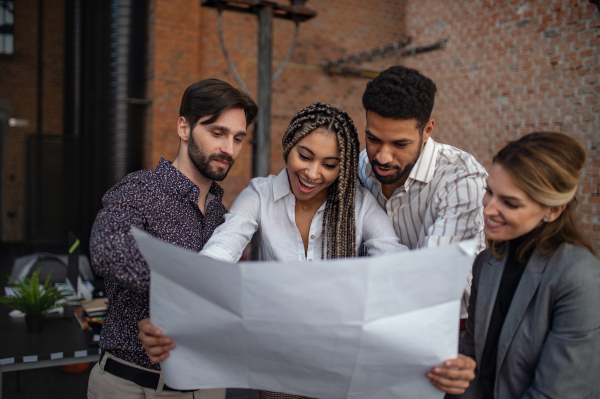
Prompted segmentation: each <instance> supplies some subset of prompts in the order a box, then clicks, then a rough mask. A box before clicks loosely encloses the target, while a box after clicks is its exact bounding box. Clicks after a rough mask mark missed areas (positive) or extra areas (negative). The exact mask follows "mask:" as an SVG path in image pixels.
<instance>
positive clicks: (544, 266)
mask: <svg viewBox="0 0 600 399" xmlns="http://www.w3.org/2000/svg"><path fill="white" fill-rule="evenodd" d="M505 262H506V258H503V259H500V260H499V259H496V258H495V257H493V256H492V254H491V252H490V251H489V250H485V251H483V252H482V253H481V254H479V256H478V257H477V258H476V259H475V263H474V264H473V284H472V289H471V298H470V300H469V308H468V312H469V319H468V320H467V331H466V334H465V337H464V341H463V342H462V348H461V352H462V353H463V354H465V355H467V356H470V357H472V358H473V359H475V360H476V361H477V363H479V362H480V361H481V356H482V354H483V347H484V345H485V340H486V337H487V330H488V326H489V323H490V318H491V314H492V309H493V308H494V303H495V301H496V294H497V292H498V287H499V285H500V278H501V277H502V271H503V270H504V263H505ZM476 374H477V377H476V378H475V380H473V381H472V382H471V386H470V387H469V389H468V390H467V391H466V392H465V393H464V394H463V395H460V396H459V397H460V398H462V399H466V398H469V399H470V398H482V397H483V393H482V391H481V384H480V382H479V370H476ZM495 398H497V399H509V398H510V399H514V398H544V399H549V398H553V399H554V398H556V399H564V398H568V399H575V398H590V399H591V398H594V399H597V398H600V261H598V259H596V258H595V257H594V256H593V255H592V254H591V253H590V252H589V251H587V250H585V249H583V248H580V247H577V246H575V245H573V244H564V243H563V244H562V245H561V246H560V247H559V249H558V250H557V251H556V252H555V253H554V255H552V256H551V257H550V258H545V257H543V256H542V255H541V254H540V253H539V252H538V251H537V250H536V251H535V252H534V253H533V255H532V256H531V259H530V260H529V263H527V266H526V269H525V271H524V272H523V276H522V277H521V281H520V282H519V285H518V287H517V290H516V292H515V296H514V297H513V300H512V303H511V305H510V308H509V310H508V314H507V315H506V319H505V321H504V326H503V327H502V332H501V333H500V339H499V341H498V360H497V363H496V386H495Z"/></svg>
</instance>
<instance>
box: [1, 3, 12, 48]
mask: <svg viewBox="0 0 600 399" xmlns="http://www.w3.org/2000/svg"><path fill="white" fill-rule="evenodd" d="M7 12H8V13H10V14H11V15H12V21H11V23H6V21H5V15H6V13H7ZM9 37H10V38H12V46H11V48H10V49H7V46H8V45H7V43H8V38H9ZM14 53H15V1H14V0H0V55H13V54H14Z"/></svg>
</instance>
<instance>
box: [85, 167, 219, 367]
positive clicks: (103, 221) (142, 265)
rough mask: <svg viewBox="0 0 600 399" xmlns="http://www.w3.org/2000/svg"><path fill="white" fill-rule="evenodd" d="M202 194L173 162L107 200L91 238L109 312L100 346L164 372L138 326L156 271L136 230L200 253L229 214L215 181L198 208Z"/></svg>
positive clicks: (123, 185) (142, 174) (137, 175)
mask: <svg viewBox="0 0 600 399" xmlns="http://www.w3.org/2000/svg"><path fill="white" fill-rule="evenodd" d="M199 195H200V189H199V188H198V186H196V185H195V184H194V183H193V182H192V181H191V180H189V179H188V178H187V177H186V176H185V175H184V174H183V173H181V172H180V171H179V170H178V169H177V168H175V167H174V166H173V165H171V163H170V162H168V161H166V160H164V159H161V160H160V162H159V163H158V166H157V168H156V169H155V170H142V171H139V172H134V173H132V174H130V175H128V176H126V177H125V178H124V179H123V180H122V181H121V182H120V183H119V184H117V185H115V186H114V187H113V188H111V189H110V190H108V192H107V193H106V194H105V195H104V197H103V198H102V204H103V206H104V207H103V208H102V209H101V210H100V212H99V213H98V216H97V217H96V221H95V222H94V227H93V228H92V236H91V239H90V253H91V258H92V267H93V268H94V271H95V272H96V273H97V274H99V275H100V276H102V277H105V278H106V295H107V297H108V300H109V305H110V306H109V310H108V314H107V316H106V319H105V320H104V325H103V327H102V335H101V336H100V347H101V348H102V349H103V350H105V351H108V352H110V353H112V354H113V355H114V356H116V357H118V358H120V359H123V360H125V361H128V362H131V363H134V364H137V365H138V366H142V367H146V368H150V369H159V366H158V364H153V363H151V362H150V359H149V358H148V356H147V355H146V352H145V351H144V348H143V347H142V342H141V341H140V340H139V339H138V337H137V335H138V326H137V323H138V321H140V320H142V319H144V318H146V317H148V308H149V294H148V290H149V288H150V269H149V268H148V264H147V263H146V261H145V260H144V258H143V256H142V254H141V253H140V250H139V248H138V246H137V244H136V242H135V239H134V238H133V234H132V233H131V226H136V227H137V228H139V229H142V230H145V231H146V232H147V233H149V234H151V235H153V236H154V237H156V238H159V239H161V240H163V241H166V242H170V243H171V244H175V245H177V246H180V247H183V248H185V249H188V250H191V251H196V252H199V251H200V250H201V249H202V247H204V244H206V242H207V241H208V239H209V238H210V236H211V235H212V233H213V231H214V230H215V229H216V228H217V227H218V226H219V225H220V224H222V223H223V221H224V218H223V215H225V213H226V212H227V209H225V206H223V204H222V202H221V199H222V198H223V189H222V188H221V187H220V186H219V185H218V184H217V183H215V182H213V184H212V186H211V187H210V189H209V192H208V193H207V197H206V208H205V212H204V215H203V214H202V212H200V208H198V197H199Z"/></svg>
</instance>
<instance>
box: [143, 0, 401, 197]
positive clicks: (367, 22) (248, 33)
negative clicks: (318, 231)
mask: <svg viewBox="0 0 600 399" xmlns="http://www.w3.org/2000/svg"><path fill="white" fill-rule="evenodd" d="M280 1H281V2H282V3H285V4H288V1H283V0H280ZM160 3H161V0H156V4H160ZM403 3H404V2H400V1H375V0H371V1H359V0H353V1H343V0H327V1H325V0H311V1H309V2H308V3H307V6H308V7H310V8H312V9H315V10H316V11H317V12H318V16H317V17H316V18H314V19H313V20H310V21H308V22H306V23H302V24H301V26H300V31H299V35H298V44H297V46H296V50H295V52H294V56H293V57H292V59H291V62H290V64H289V65H288V67H287V68H286V70H285V71H284V73H283V74H282V75H281V77H280V78H279V80H277V81H276V82H275V83H274V84H273V94H272V103H273V107H272V122H271V123H272V147H271V172H272V173H278V172H279V171H280V170H281V169H282V168H283V167H284V166H285V165H284V163H283V159H282V150H281V137H282V135H283V132H284V131H285V129H286V128H287V126H288V123H289V121H290V120H291V118H292V117H293V116H294V115H295V113H296V112H297V111H299V110H300V109H301V108H303V107H305V106H306V105H308V104H310V103H312V102H315V101H322V102H328V103H331V104H333V105H336V106H338V107H340V108H342V109H344V110H345V111H347V112H348V113H349V114H350V115H351V116H352V118H353V119H354V121H355V123H356V125H357V128H358V129H359V132H362V131H364V125H365V121H364V111H363V109H362V105H361V96H362V92H363V91H364V88H365V85H366V83H367V80H365V79H357V78H351V77H340V76H336V77H329V76H327V75H324V74H323V72H322V70H321V64H322V63H323V61H325V60H328V59H329V60H333V59H337V58H340V57H342V56H345V55H351V54H354V53H356V52H360V51H364V50H368V49H372V48H374V47H378V46H381V45H383V44H389V43H392V42H394V41H398V40H401V38H402V37H403V31H402V23H401V21H402V19H403V15H404V5H403ZM185 4H186V5H185V6H183V7H180V9H178V10H174V11H173V12H176V13H177V15H178V16H177V18H184V17H186V18H191V17H190V16H191V15H197V13H199V14H200V18H199V19H198V20H197V22H196V23H195V24H194V23H189V24H188V26H187V27H181V26H180V25H173V26H170V27H167V28H165V29H171V32H167V31H166V30H165V31H164V33H163V32H159V31H158V29H157V30H156V33H155V35H156V37H159V36H160V35H163V34H164V35H166V36H169V34H171V33H172V34H173V35H174V36H181V35H183V33H182V31H183V30H185V32H186V33H185V34H190V35H191V34H192V32H191V31H192V30H193V29H198V28H199V30H198V31H197V33H196V34H197V36H196V37H197V40H196V41H195V42H194V40H193V39H192V38H191V37H190V39H189V41H188V42H187V43H185V45H187V48H188V49H189V51H190V52H195V53H196V54H198V55H199V57H198V60H197V61H198V62H199V67H198V70H197V73H196V74H193V73H191V72H190V73H189V74H188V75H186V76H185V78H182V79H180V80H178V82H180V84H171V85H165V86H163V87H164V90H166V91H168V94H166V93H165V92H163V91H162V90H161V89H158V88H157V86H156V85H157V83H158V72H155V82H154V85H155V88H154V92H153V98H154V104H153V106H152V109H153V111H152V112H153V113H156V112H157V106H158V103H157V101H161V102H160V104H163V103H162V98H163V95H168V96H169V98H173V101H172V104H171V103H169V104H171V105H169V106H168V107H163V108H161V111H160V112H163V110H164V113H161V117H155V118H154V119H153V122H152V135H153V139H152V140H150V141H149V142H151V144H150V147H151V148H152V150H148V149H147V153H151V154H152V155H151V156H150V157H147V162H146V165H145V166H146V167H154V166H153V165H155V164H156V162H157V161H158V159H159V158H160V156H162V155H164V154H168V155H169V156H170V157H171V158H169V156H168V157H167V158H168V159H171V160H172V159H173V157H174V156H175V153H176V149H177V146H178V140H177V136H176V132H175V121H176V119H177V112H176V111H177V110H178V109H176V107H175V104H176V103H177V107H178V105H179V103H178V102H179V101H180V99H181V95H182V94H183V91H184V90H185V88H186V87H187V85H189V84H191V83H193V82H195V81H197V80H199V79H204V78H209V77H214V78H218V79H222V80H225V81H228V82H230V83H231V84H233V85H234V86H236V87H237V84H236V82H235V80H234V79H233V77H232V76H231V74H230V73H229V70H228V68H227V64H226V62H225V60H224V58H223V55H222V53H221V49H220V47H219V41H218V36H217V15H218V14H217V12H216V10H214V9H207V8H203V7H202V8H200V7H198V2H197V1H195V0H194V1H186V2H185ZM195 7H196V8H195ZM194 13H196V14H194ZM184 14H187V15H184ZM154 15H155V16H154V18H155V22H154V23H155V24H159V23H160V22H159V19H160V20H162V19H163V18H166V17H165V16H164V15H162V14H159V13H155V14H154ZM188 15H189V16H188ZM223 15H224V18H223V31H224V41H225V44H226V46H227V50H228V52H229V55H230V57H231V59H232V61H233V63H234V64H235V66H236V68H237V70H238V72H239V73H240V75H241V76H242V78H243V79H244V81H245V83H246V85H247V86H248V89H249V90H250V91H251V92H252V94H253V96H254V98H256V86H257V62H256V57H257V47H258V39H257V30H258V22H257V18H256V17H255V16H254V15H246V14H238V13H232V12H225V13H224V14H223ZM165 24H166V23H165ZM293 33H294V24H293V22H291V21H286V20H278V19H275V22H274V40H273V61H274V70H275V68H277V67H278V66H279V65H280V63H281V61H283V59H284V58H285V56H286V54H287V51H288V49H289V46H290V44H291V42H292V37H293ZM150 34H151V35H153V33H152V32H151V33H150ZM182 42H183V41H182ZM170 43H171V44H173V43H172V42H170ZM181 45H184V43H182V44H181ZM194 46H198V47H194ZM158 48H159V47H158V45H156V46H155V50H154V51H155V52H158ZM163 50H166V49H163ZM158 57H159V56H158V55H155V56H154V58H155V59H158ZM160 57H164V58H160V60H161V62H164V63H165V64H166V65H168V66H169V67H170V70H169V71H170V72H173V71H177V69H178V68H179V67H180V66H182V67H183V68H187V69H186V71H188V70H191V68H192V67H188V66H184V65H181V61H180V60H179V59H178V55H177V54H176V52H174V51H172V50H171V49H169V51H163V53H162V55H161V56H160ZM194 65H195V64H194ZM384 66H385V65H384V64H382V65H381V67H384ZM155 68H156V66H155ZM186 78H187V81H185V80H186ZM184 81H185V84H183V83H184ZM175 98H176V100H175ZM165 118H166V119H165ZM163 123H164V124H163ZM157 130H160V132H161V134H162V136H161V137H160V138H159V137H158V133H157ZM251 169H252V148H251V146H250V145H249V144H248V143H246V144H245V145H244V149H243V150H242V153H241V154H240V156H239V157H238V159H237V160H236V162H235V164H234V166H233V167H232V170H231V171H230V173H229V176H228V177H227V179H226V180H225V181H224V182H223V186H224V188H225V198H224V202H225V204H226V205H227V206H229V205H230V204H231V202H232V201H233V199H234V198H235V197H236V196H237V195H238V194H239V192H240V191H241V190H242V189H243V188H245V187H246V186H247V184H248V181H249V180H250V177H251Z"/></svg>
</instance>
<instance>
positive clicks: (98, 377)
mask: <svg viewBox="0 0 600 399" xmlns="http://www.w3.org/2000/svg"><path fill="white" fill-rule="evenodd" d="M107 359H113V360H115V361H117V362H119V363H123V364H126V365H128V366H131V367H135V368H138V369H142V370H146V371H152V372H156V373H160V372H159V371H154V370H148V369H146V368H143V367H140V366H137V365H135V364H133V363H129V362H126V361H124V360H121V359H119V358H117V357H114V356H113V355H111V354H110V353H105V354H104V357H103V358H102V361H101V362H100V363H96V365H95V366H94V368H93V369H92V372H91V373H90V380H89V382H88V391H87V397H88V399H112V398H114V399H158V398H181V399H225V388H217V389H201V390H198V391H194V392H177V391H163V386H164V384H165V383H164V381H163V378H162V375H161V376H160V381H159V383H158V387H157V388H156V389H150V388H144V387H141V386H139V385H138V384H136V383H134V382H131V381H128V380H126V379H123V378H120V377H117V376H115V375H112V374H111V373H109V372H105V371H104V365H105V364H106V360H107Z"/></svg>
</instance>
